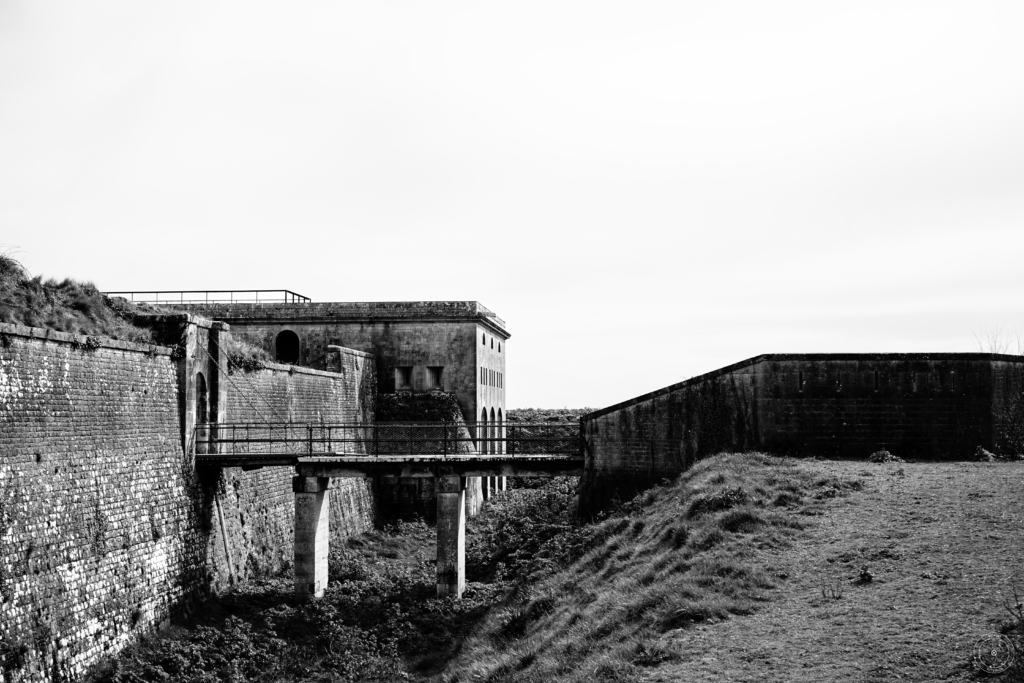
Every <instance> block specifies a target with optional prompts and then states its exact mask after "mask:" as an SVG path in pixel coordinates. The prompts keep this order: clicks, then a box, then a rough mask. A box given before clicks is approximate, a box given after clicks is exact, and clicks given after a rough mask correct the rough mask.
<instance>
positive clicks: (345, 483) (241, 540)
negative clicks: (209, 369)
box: [205, 349, 375, 588]
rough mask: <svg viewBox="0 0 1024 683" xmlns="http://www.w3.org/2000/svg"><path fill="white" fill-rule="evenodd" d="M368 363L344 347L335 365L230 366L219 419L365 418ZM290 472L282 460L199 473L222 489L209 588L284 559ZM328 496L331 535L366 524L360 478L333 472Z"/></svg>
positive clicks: (291, 513) (370, 388)
mask: <svg viewBox="0 0 1024 683" xmlns="http://www.w3.org/2000/svg"><path fill="white" fill-rule="evenodd" d="M373 368H374V363H373V357H372V356H370V355H369V354H365V353H360V352H358V351H351V350H348V349H345V350H344V351H343V353H341V367H340V372H338V373H329V372H323V371H319V370H311V369H309V368H301V367H295V366H289V365H278V364H270V363H268V364H267V369H265V370H259V371H255V372H242V371H236V372H235V373H234V374H232V375H229V376H228V379H227V381H226V382H225V385H226V390H227V394H228V404H229V406H230V408H229V409H228V413H227V415H226V421H228V422H251V423H256V424H265V423H266V422H268V421H269V422H313V423H318V422H323V423H328V424H338V423H353V422H372V419H373V396H374V393H375V392H374V372H373ZM252 450H253V451H256V450H258V447H253V448H252ZM264 450H266V449H264ZM294 474H295V472H294V471H293V470H292V468H289V467H264V468H263V469H259V470H254V471H250V472H244V471H242V469H241V468H237V467H229V468H222V469H220V470H218V471H217V472H210V473H206V475H205V478H206V479H207V480H212V481H213V482H214V486H215V487H216V488H217V490H219V491H221V492H222V494H221V495H220V496H219V497H218V503H219V505H220V511H219V515H220V516H219V517H215V518H214V519H212V520H211V521H212V522H213V524H212V534H211V538H210V553H211V555H212V556H213V557H214V558H215V560H216V561H215V562H213V563H212V566H213V567H214V568H215V570H214V571H215V575H214V576H212V577H211V581H212V583H213V585H214V587H215V588H221V587H224V586H227V585H229V584H230V582H231V581H232V580H235V581H237V580H245V579H248V578H250V577H252V576H258V575H261V574H267V573H276V572H279V571H281V570H283V569H287V568H288V567H290V566H291V562H292V535H293V531H294V520H295V499H294V496H293V494H292V483H291V482H292V476H293V475H294ZM330 501H331V507H330V517H331V524H330V526H331V536H332V540H340V539H343V538H345V537H347V536H349V535H352V534H357V533H362V532H363V531H366V530H367V529H369V528H370V527H372V526H373V523H374V520H375V504H374V499H373V495H372V488H371V486H370V483H369V482H368V481H367V480H365V479H337V480H335V481H334V482H332V485H331V493H330ZM214 512H216V510H214ZM225 539H226V540H227V543H226V544H225ZM229 554H230V562H229V561H228V559H229V558H228V555H229Z"/></svg>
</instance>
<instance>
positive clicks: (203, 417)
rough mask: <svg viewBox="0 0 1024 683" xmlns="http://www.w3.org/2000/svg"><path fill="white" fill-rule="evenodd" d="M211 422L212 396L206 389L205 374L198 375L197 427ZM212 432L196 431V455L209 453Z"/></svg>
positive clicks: (199, 373) (206, 430)
mask: <svg viewBox="0 0 1024 683" xmlns="http://www.w3.org/2000/svg"><path fill="white" fill-rule="evenodd" d="M209 421H210V395H209V392H208V391H207V389H206V378H205V377H203V373H201V372H197V373H196V425H205V424H206V423H207V422H209ZM209 443H210V432H209V430H208V429H205V428H204V429H196V453H198V454H200V455H202V454H204V453H208V452H209Z"/></svg>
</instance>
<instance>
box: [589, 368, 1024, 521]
mask: <svg viewBox="0 0 1024 683" xmlns="http://www.w3.org/2000/svg"><path fill="white" fill-rule="evenodd" d="M1022 372H1024V358H1019V357H1014V356H999V355H995V354H799V355H783V354H770V355H764V356H757V357H755V358H751V359H749V360H746V361H743V362H741V363H736V364H735V365H731V366H728V367H725V368H722V369H720V370H716V371H715V372H712V373H708V374H706V375H701V376H700V377H695V378H692V379H690V380H687V381H685V382H680V383H678V384H674V385H672V386H669V387H666V388H664V389H661V390H658V391H655V392H652V393H650V394H645V395H643V396H640V397H637V398H635V399H632V400H630V401H626V402H624V403H620V404H617V405H614V406H610V407H608V408H605V409H603V410H599V411H595V412H593V413H590V414H588V415H585V416H584V417H583V431H584V436H585V438H586V441H587V445H588V450H589V456H590V457H589V458H588V462H587V470H586V473H585V475H584V478H583V481H582V485H581V496H580V510H581V513H582V514H584V515H585V516H589V515H591V514H593V513H594V512H596V511H598V510H600V509H602V508H604V507H606V506H607V505H609V504H610V503H611V502H612V501H613V500H615V499H616V498H619V499H628V498H630V497H632V496H633V495H635V494H636V493H637V492H638V491H640V490H642V489H643V488H645V487H647V486H649V485H651V484H653V483H657V482H658V481H660V480H661V479H664V478H671V477H673V476H675V475H676V474H678V473H679V472H681V471H683V470H684V469H686V468H687V467H689V466H690V465H691V464H693V462H694V461H695V460H696V459H698V458H700V457H703V456H706V455H711V454H713V453H717V452H721V451H739V450H751V449H757V450H764V451H769V452H776V453H787V454H793V455H820V456H825V457H865V458H866V457H867V456H868V455H870V454H871V453H872V452H874V451H877V450H880V449H883V448H885V449H888V450H890V451H892V452H894V453H896V454H897V455H900V456H906V457H913V458H929V459H959V458H969V457H971V456H972V455H973V453H974V451H975V449H976V448H977V447H978V446H983V447H985V448H987V449H989V450H995V451H1005V450H1007V449H1012V448H1020V449H1021V450H1022V451H1024V432H1022V430H1021V429H1020V425H1022V424H1024V421H1021V420H1018V419H1017V417H1019V416H1018V415H1017V414H1018V413H1024V405H1022V401H1021V400H1020V395H1021V389H1022V387H1024V380H1022ZM1015 416H1017V417H1015ZM1015 440H1016V441H1015ZM1017 442H1019V444H1018V443H1017ZM1015 452H1016V451H1015Z"/></svg>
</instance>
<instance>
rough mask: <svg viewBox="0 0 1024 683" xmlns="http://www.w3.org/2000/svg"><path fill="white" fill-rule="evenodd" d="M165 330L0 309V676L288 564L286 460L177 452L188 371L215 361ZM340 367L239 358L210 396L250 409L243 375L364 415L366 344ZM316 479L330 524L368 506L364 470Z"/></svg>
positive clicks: (272, 401)
mask: <svg viewBox="0 0 1024 683" xmlns="http://www.w3.org/2000/svg"><path fill="white" fill-rule="evenodd" d="M181 338H182V339H183V340H184V341H186V342H187V344H186V346H185V347H184V348H183V349H172V348H169V347H162V346H148V345H139V344H131V343H126V342H120V341H114V340H105V339H101V340H94V339H89V338H86V337H81V336H77V335H69V334H62V333H57V332H52V331H47V330H39V329H33V328H25V327H20V326H15V325H6V324H4V325H0V657H2V661H0V671H2V672H3V676H4V680H5V681H28V680H31V681H58V680H61V681H69V680H77V679H79V678H80V677H81V676H82V674H83V673H84V672H85V671H86V670H87V669H88V668H89V667H90V666H91V665H93V664H95V663H97V662H98V661H99V660H101V659H102V658H103V657H105V656H108V655H111V654H114V653H116V652H117V651H118V650H120V649H121V648H123V647H124V646H125V645H127V644H128V643H130V642H131V641H132V640H134V639H135V638H136V637H137V636H138V635H139V634H141V633H144V632H146V631H149V630H152V629H153V628H154V627H156V626H158V625H159V624H161V623H163V622H164V621H165V620H166V619H167V618H168V617H169V616H172V615H174V614H175V613H177V612H180V611H182V610H185V609H188V608H189V607H190V606H191V605H193V604H194V601H195V599H197V598H200V597H202V596H203V595H205V594H206V593H207V592H208V591H210V590H218V589H220V588H222V587H224V586H227V585H228V584H229V583H230V582H231V581H232V580H235V581H238V580H243V579H246V578H249V577H253V576H257V575H260V574H262V573H267V572H275V571H278V570H281V569H284V568H286V567H287V566H289V564H290V562H291V559H292V543H293V538H292V534H293V528H294V527H293V521H294V498H293V496H292V492H291V474H292V473H291V471H290V469H288V468H278V469H280V470H282V471H277V470H276V469H271V468H265V469H262V470H256V471H253V472H242V471H240V470H236V469H234V468H231V469H226V470H218V471H215V472H201V471H200V472H197V470H196V468H194V467H193V463H192V458H191V457H186V455H185V453H186V451H185V449H184V447H183V444H184V436H185V434H186V433H187V431H188V429H187V426H188V425H189V424H190V423H191V422H192V421H193V420H194V419H195V418H194V416H192V417H190V416H189V411H190V410H192V409H194V406H195V400H194V399H193V398H192V397H190V396H189V395H187V394H189V393H190V392H193V391H195V386H196V381H197V380H196V377H195V375H196V374H198V372H200V371H202V372H204V373H205V374H206V377H207V378H209V380H210V382H211V387H213V388H216V385H217V382H216V380H218V379H220V378H218V377H216V376H215V372H216V370H215V369H214V367H212V365H214V364H211V363H203V362H202V356H203V354H202V350H203V349H206V348H213V346H211V342H210V340H211V333H210V329H209V326H207V327H205V328H204V327H202V326H198V327H197V326H196V325H189V326H187V330H186V329H185V328H182V332H181ZM182 351H184V352H182ZM342 370H343V371H342V372H340V373H325V372H317V371H302V370H299V369H295V370H291V369H289V368H287V367H283V366H273V367H270V368H268V369H267V370H263V371H258V372H254V373H248V374H246V373H237V374H235V375H232V376H231V377H230V379H228V380H227V381H224V380H221V381H224V383H225V384H226V386H225V387H224V391H223V392H221V394H220V395H219V396H217V397H216V399H215V400H213V401H212V404H214V405H215V406H216V408H217V409H219V410H226V414H227V417H228V418H229V419H232V420H239V419H244V420H249V419H252V420H253V421H257V416H256V415H255V410H256V408H255V407H248V404H247V403H246V401H245V397H248V396H250V394H255V393H256V392H257V391H258V392H259V394H260V395H261V396H263V397H264V398H265V400H266V401H267V402H268V403H266V404H263V405H265V406H266V411H267V412H270V411H272V412H274V413H277V414H280V415H283V416H285V417H288V418H291V419H317V418H318V417H320V416H322V417H323V419H325V420H339V421H340V420H344V421H355V420H358V419H367V418H368V416H369V415H370V414H371V413H370V411H371V410H372V402H371V401H370V400H369V398H368V397H371V396H372V394H373V388H374V373H373V360H372V358H370V357H368V356H367V355H366V354H360V353H350V354H349V353H345V354H342ZM225 399H226V400H225ZM218 401H219V402H220V403H219V405H216V404H217V402H218ZM253 405H254V406H256V407H259V410H260V411H264V407H263V406H261V404H260V402H259V401H256V400H255V399H253ZM332 493H333V495H332V505H331V511H330V514H331V523H332V524H331V526H332V529H331V530H332V535H334V536H335V537H337V538H341V537H344V536H345V535H347V534H349V533H355V532H358V531H362V530H364V529H366V528H367V527H368V526H369V525H370V524H371V523H372V520H373V500H372V496H371V492H370V489H369V488H368V486H367V485H366V484H361V485H357V484H355V483H351V482H344V483H342V484H340V485H338V488H337V489H336V492H332ZM229 554H230V556H231V562H230V563H229V562H228V560H227V555H229Z"/></svg>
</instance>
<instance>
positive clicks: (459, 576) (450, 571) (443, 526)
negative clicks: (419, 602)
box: [437, 477, 466, 598]
mask: <svg viewBox="0 0 1024 683" xmlns="http://www.w3.org/2000/svg"><path fill="white" fill-rule="evenodd" d="M465 589H466V479H465V477H440V478H438V480H437V597H439V598H444V597H448V596H453V597H455V598H461V597H462V591H463V590H465Z"/></svg>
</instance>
